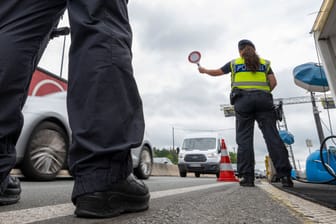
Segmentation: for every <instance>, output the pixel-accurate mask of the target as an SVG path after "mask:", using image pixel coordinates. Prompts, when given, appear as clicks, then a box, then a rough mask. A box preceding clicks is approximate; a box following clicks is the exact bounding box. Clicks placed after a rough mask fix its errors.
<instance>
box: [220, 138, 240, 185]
mask: <svg viewBox="0 0 336 224" xmlns="http://www.w3.org/2000/svg"><path fill="white" fill-rule="evenodd" d="M217 181H228V182H238V181H239V180H238V179H237V178H236V176H235V175H234V171H233V168H232V165H231V162H230V157H229V155H228V153H227V150H226V145H225V142H224V139H222V142H221V161H220V172H219V177H218V178H217Z"/></svg>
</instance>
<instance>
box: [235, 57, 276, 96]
mask: <svg viewBox="0 0 336 224" xmlns="http://www.w3.org/2000/svg"><path fill="white" fill-rule="evenodd" d="M270 64H271V62H270V61H268V60H265V59H262V58H260V67H259V69H258V70H257V71H256V72H252V71H249V70H248V69H247V68H246V65H245V60H244V59H243V58H237V59H235V60H233V61H231V88H232V89H233V88H238V89H244V90H264V91H268V92H270V91H271V88H270V85H269V82H268V79H267V73H268V71H269V69H270Z"/></svg>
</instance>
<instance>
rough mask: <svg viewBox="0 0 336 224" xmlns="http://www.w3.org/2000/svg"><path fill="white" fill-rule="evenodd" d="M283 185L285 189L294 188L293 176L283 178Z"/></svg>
mask: <svg viewBox="0 0 336 224" xmlns="http://www.w3.org/2000/svg"><path fill="white" fill-rule="evenodd" d="M281 183H282V186H283V187H294V183H293V181H292V178H291V176H285V177H281Z"/></svg>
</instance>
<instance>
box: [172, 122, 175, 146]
mask: <svg viewBox="0 0 336 224" xmlns="http://www.w3.org/2000/svg"><path fill="white" fill-rule="evenodd" d="M172 134H173V150H174V149H175V137H174V136H175V134H174V126H173V127H172Z"/></svg>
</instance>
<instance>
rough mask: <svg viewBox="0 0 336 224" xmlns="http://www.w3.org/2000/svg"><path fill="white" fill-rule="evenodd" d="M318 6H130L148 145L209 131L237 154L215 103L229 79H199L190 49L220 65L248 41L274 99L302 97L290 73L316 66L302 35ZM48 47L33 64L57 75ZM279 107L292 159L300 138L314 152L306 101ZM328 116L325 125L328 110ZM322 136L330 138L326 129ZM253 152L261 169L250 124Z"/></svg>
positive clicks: (260, 1) (309, 1)
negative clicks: (267, 67) (263, 63)
mask: <svg viewBox="0 0 336 224" xmlns="http://www.w3.org/2000/svg"><path fill="white" fill-rule="evenodd" d="M320 4H321V3H320V2H319V1H316V0H297V1H288V0H278V1H264V0H254V1H246V0H234V1H233V0H232V1H223V0H211V1H209V0H183V1H181V0H155V1H148V0H136V1H130V2H129V17H130V21H131V25H132V27H133V34H134V38H133V65H134V74H135V78H136V81H137V83H138V87H139V91H140V93H141V96H142V99H143V103H144V112H145V119H146V133H147V134H148V136H149V137H150V139H151V140H152V143H153V145H154V146H156V147H158V148H162V147H172V146H173V139H174V146H175V147H176V146H179V145H180V144H181V143H182V142H181V141H182V138H183V136H184V135H185V134H186V133H188V132H192V131H199V130H213V131H218V132H220V133H221V134H222V135H223V136H224V138H225V140H226V142H227V145H228V149H229V150H233V149H234V148H235V150H236V149H237V146H236V144H235V131H234V126H235V120H234V118H233V117H230V118H226V117H224V114H223V112H222V111H220V104H228V103H229V100H228V95H229V92H230V76H229V75H227V76H221V77H210V76H206V75H201V74H199V73H198V71H197V67H196V65H194V64H190V63H189V62H188V60H187V56H188V54H189V52H191V51H192V50H199V51H200V52H201V53H202V59H201V65H202V66H204V67H207V68H219V67H221V66H223V65H224V64H225V63H226V62H228V61H230V60H231V59H233V58H235V57H237V56H238V51H237V42H238V41H239V40H240V39H242V38H248V39H251V40H252V41H253V42H254V43H255V45H256V48H257V51H258V53H259V54H260V56H261V57H265V58H267V59H269V60H271V61H272V69H273V71H274V72H275V74H276V77H277V80H278V86H277V88H276V89H275V90H274V92H273V95H274V98H289V97H296V96H309V93H307V91H305V90H303V89H301V88H300V87H297V86H296V85H295V84H294V82H293V75H292V70H293V68H294V67H295V66H297V65H299V64H303V63H306V62H317V61H318V58H317V54H316V50H315V46H314V39H313V37H312V36H311V35H310V34H309V32H310V30H311V27H312V26H313V22H314V20H315V18H316V12H317V11H318V10H319V7H320ZM65 23H66V21H65ZM53 42H55V43H56V42H57V44H56V47H55V48H50V50H47V52H46V54H45V55H44V59H43V60H42V61H41V63H40V65H41V66H42V67H44V68H46V69H51V70H52V71H53V72H55V73H58V72H59V58H60V53H59V52H60V49H61V48H62V43H63V42H62V40H61V39H59V40H57V41H55V40H53ZM68 44H69V42H67V47H68ZM56 52H57V53H56ZM65 70H66V67H65ZM65 76H67V74H65ZM318 107H319V110H320V111H321V113H320V116H321V119H322V120H323V121H324V123H326V124H327V126H329V117H328V113H327V111H326V110H324V109H322V108H321V105H320V104H319V103H318ZM284 110H285V116H286V121H287V126H288V129H289V131H290V132H292V133H293V134H294V137H295V143H294V144H293V151H294V154H295V159H296V160H300V161H301V162H304V161H305V159H306V157H307V155H308V149H307V147H306V145H305V140H306V139H307V138H310V139H312V141H313V145H314V149H315V148H318V147H319V140H318V137H317V132H316V127H315V121H314V116H313V112H312V107H311V104H309V103H308V104H295V105H285V106H284ZM329 112H330V113H331V114H332V115H331V119H330V120H331V126H332V124H334V121H333V119H334V117H335V111H329ZM173 131H174V136H173ZM324 131H325V135H326V136H327V135H329V134H330V132H328V131H327V129H326V128H325V127H324ZM255 154H256V161H257V163H258V164H257V165H258V166H260V165H261V166H262V165H263V160H264V157H265V155H266V154H267V150H266V146H265V143H264V140H263V137H262V135H261V133H260V131H259V130H258V128H257V127H256V130H255Z"/></svg>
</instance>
